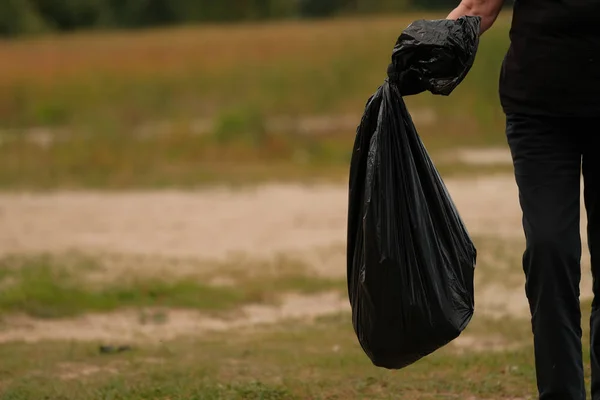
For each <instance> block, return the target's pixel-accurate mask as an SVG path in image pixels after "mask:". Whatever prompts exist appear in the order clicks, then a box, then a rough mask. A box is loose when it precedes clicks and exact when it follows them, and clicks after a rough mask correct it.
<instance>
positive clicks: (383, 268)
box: [347, 17, 480, 369]
mask: <svg viewBox="0 0 600 400" xmlns="http://www.w3.org/2000/svg"><path fill="white" fill-rule="evenodd" d="M479 24H480V19H479V18H477V17H463V18H460V19H458V20H456V21H450V20H439V21H438V20H435V21H417V22H415V23H413V24H411V25H410V26H409V27H408V28H407V29H406V30H405V31H404V32H403V33H402V35H401V36H400V38H399V39H398V42H397V44H396V46H395V48H394V52H393V56H392V63H391V64H390V68H389V69H388V79H386V80H385V82H384V83H383V85H382V86H381V87H379V88H378V90H377V92H376V93H375V94H374V95H373V96H372V97H371V98H370V99H369V101H368V102H367V105H366V108H365V112H364V115H363V118H362V120H361V123H360V126H359V127H358V129H357V135H356V139H355V144H354V150H353V155H352V161H351V166H350V182H349V189H350V190H349V209H348V238H347V240H348V254H347V261H348V263H347V268H348V271H347V278H348V294H349V298H350V303H351V306H352V322H353V326H354V330H355V332H356V334H357V337H358V340H359V343H360V345H361V346H362V348H363V350H364V351H365V353H366V354H367V356H368V357H369V358H370V359H371V361H372V362H373V364H374V365H376V366H378V367H383V368H388V369H401V368H404V367H406V366H408V365H411V364H413V363H415V362H416V361H418V360H420V359H421V358H423V357H425V356H427V355H429V354H431V353H432V352H434V351H436V350H437V349H439V348H441V347H443V346H445V345H446V344H448V343H449V342H451V341H452V340H454V339H456V338H457V337H458V336H459V335H460V334H461V333H462V331H463V330H464V329H465V328H466V326H467V325H468V324H469V322H470V320H471V318H472V316H473V312H474V290H473V278H474V270H475V263H476V256H477V253H476V249H475V246H474V245H473V242H472V240H471V238H470V237H469V234H468V232H467V229H466V227H465V225H464V223H463V221H462V220H461V217H460V215H459V213H458V211H457V209H456V207H455V205H454V203H453V201H452V199H451V197H450V195H449V193H448V191H447V190H446V187H445V185H444V183H443V181H442V179H441V177H440V175H439V174H438V171H437V170H436V168H435V166H434V164H433V162H432V160H431V159H430V157H429V155H428V153H427V151H426V149H425V147H424V145H423V143H422V141H421V139H420V137H419V135H418V133H417V130H416V128H415V126H414V124H413V121H412V119H411V117H410V114H409V112H408V110H407V108H406V105H405V103H404V100H403V98H402V96H403V95H408V94H416V93H420V92H423V91H426V90H427V91H430V92H432V93H435V94H440V95H449V94H450V93H451V92H452V90H453V89H454V88H456V86H457V85H458V84H459V83H460V82H461V81H462V79H463V78H464V77H465V75H466V74H467V72H468V71H469V69H470V67H471V65H472V63H473V61H474V58H475V53H476V51H477V47H478V36H479Z"/></svg>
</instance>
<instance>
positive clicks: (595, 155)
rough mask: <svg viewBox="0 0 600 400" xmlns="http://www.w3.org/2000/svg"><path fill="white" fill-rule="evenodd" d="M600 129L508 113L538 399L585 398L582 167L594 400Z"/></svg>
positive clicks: (597, 394)
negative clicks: (589, 270)
mask: <svg viewBox="0 0 600 400" xmlns="http://www.w3.org/2000/svg"><path fill="white" fill-rule="evenodd" d="M532 104H535V103H532ZM599 126H600V117H597V118H564V117H546V116H534V115H527V114H508V115H507V124H506V134H507V139H508V143H509V147H510V150H511V153H512V157H513V162H514V169H515V177H516V182H517V185H518V188H519V200H520V204H521V208H522V210H523V228H524V231H525V237H526V239H527V240H526V250H525V254H524V257H523V268H524V271H525V275H526V286H525V291H526V294H527V297H528V299H529V304H530V309H531V316H532V320H531V322H532V327H533V335H534V347H535V358H536V373H537V381H538V388H539V394H540V400H583V399H585V386H584V380H583V379H584V378H583V363H582V348H581V311H580V304H579V283H580V278H581V266H580V259H581V252H582V248H581V238H580V200H581V199H580V182H581V170H582V169H583V177H584V203H585V206H586V209H587V213H588V226H587V232H588V245H589V250H590V252H591V257H592V274H593V276H594V284H593V289H594V295H595V299H594V301H593V305H592V318H591V321H590V323H591V363H592V398H593V400H600V279H599V278H600V132H596V131H595V129H598V127H599ZM591 129H593V130H591Z"/></svg>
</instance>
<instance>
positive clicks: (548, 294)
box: [447, 0, 600, 400]
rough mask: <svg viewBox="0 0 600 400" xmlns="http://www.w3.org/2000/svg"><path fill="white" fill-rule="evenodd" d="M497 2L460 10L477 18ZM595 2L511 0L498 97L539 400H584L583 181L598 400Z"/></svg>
mask: <svg viewBox="0 0 600 400" xmlns="http://www.w3.org/2000/svg"><path fill="white" fill-rule="evenodd" d="M502 7H503V1H502V0H463V1H462V2H461V3H460V4H459V5H458V6H457V7H456V9H454V10H453V11H452V12H451V13H450V14H449V15H448V17H447V18H448V19H457V18H459V17H461V16H464V15H472V16H479V17H481V34H483V33H484V32H485V31H486V30H488V29H489V28H490V27H491V26H492V25H493V23H494V21H496V19H497V16H498V15H499V12H500V10H501V8H502ZM599 19H600V1H598V0H589V1H582V0H560V1H557V0H516V1H515V3H514V5H513V14H512V25H511V28H510V34H509V37H510V46H509V48H508V51H507V52H506V54H505V56H504V60H503V62H502V65H501V68H500V79H499V95H500V103H501V106H502V109H503V111H504V113H505V115H506V137H507V142H508V147H509V148H510V151H511V154H512V159H513V165H514V174H515V180H516V184H517V187H518V189H519V202H520V205H521V210H522V214H523V230H524V233H525V238H526V248H525V252H524V255H523V269H524V272H525V282H526V283H525V293H526V295H527V298H528V301H529V306H530V311H531V324H532V332H533V342H534V354H535V368H536V378H537V386H538V392H539V399H541V400H551V399H557V400H558V399H560V400H581V399H585V397H586V391H585V383H584V368H583V362H582V330H581V310H580V302H579V295H580V289H579V285H580V279H581V266H580V260H581V253H582V244H581V237H580V207H581V206H580V201H581V199H580V197H581V195H580V193H581V188H580V185H581V179H582V178H581V174H582V173H583V186H584V204H585V208H586V211H587V218H588V223H587V240H588V248H589V251H590V255H591V269H592V275H593V294H594V299H593V302H592V314H591V320H590V328H591V332H590V333H591V343H590V353H591V354H590V358H591V375H592V377H591V380H592V383H591V393H592V399H593V400H600V258H599V257H600V94H599V92H600V23H599V22H598V20H599Z"/></svg>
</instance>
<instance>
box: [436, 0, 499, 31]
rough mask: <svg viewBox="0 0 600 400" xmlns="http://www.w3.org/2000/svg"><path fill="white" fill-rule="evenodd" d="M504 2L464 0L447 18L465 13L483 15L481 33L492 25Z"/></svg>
mask: <svg viewBox="0 0 600 400" xmlns="http://www.w3.org/2000/svg"><path fill="white" fill-rule="evenodd" d="M503 4H504V0H463V1H461V3H460V4H459V5H458V7H456V8H455V9H454V10H452V12H450V14H448V17H446V19H458V18H460V17H463V16H465V15H471V16H477V17H481V28H480V29H481V30H480V35H481V34H483V33H484V32H485V31H487V30H488V29H490V28H491V27H492V25H493V24H494V22H495V21H496V18H498V14H500V10H502V5H503Z"/></svg>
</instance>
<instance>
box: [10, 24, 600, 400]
mask: <svg viewBox="0 0 600 400" xmlns="http://www.w3.org/2000/svg"><path fill="white" fill-rule="evenodd" d="M427 17H442V15H415V14H411V15H404V16H396V17H385V18H368V19H339V20H328V21H314V22H284V23H269V24H260V25H258V24H257V25H232V26H228V25H221V26H202V27H182V28H175V29H165V30H148V31H136V32H112V33H77V34H72V35H63V36H54V37H53V36H47V37H43V38H36V39H20V40H12V41H1V42H0V59H2V60H10V62H5V63H0V87H1V88H2V90H0V400H29V399H31V400H38V399H49V400H92V399H93V400H96V399H106V400H109V399H114V400H117V399H118V400H121V399H122V400H136V399H139V400H142V399H144V400H146V399H150V400H175V399H182V400H183V399H185V400H288V399H289V400H305V399H306V400H334V399H339V400H359V399H360V400H362V399H370V400H371V399H372V400H385V399H390V400H391V399H402V400H421V399H423V400H428V399H431V400H439V399H460V400H526V399H533V398H535V394H536V393H535V392H536V389H535V371H534V369H533V348H532V343H531V339H532V338H531V329H530V322H529V310H528V307H527V300H526V298H525V295H524V291H523V283H524V282H523V281H524V278H523V273H522V271H521V268H520V265H519V264H520V262H521V257H522V256H521V254H522V248H523V238H522V232H521V229H520V223H521V218H522V215H521V212H520V209H519V205H518V193H517V190H516V187H515V183H514V178H513V177H512V176H511V175H509V174H507V173H508V172H509V171H510V169H511V165H510V160H508V162H506V160H505V158H506V157H505V158H502V159H500V160H499V161H497V162H491V163H489V162H482V161H481V160H480V161H478V162H473V163H468V162H466V161H464V159H463V161H460V159H458V158H453V157H448V156H449V155H455V154H456V151H458V150H460V149H464V148H468V147H490V148H491V147H496V146H502V147H504V149H503V150H504V153H502V154H500V156H502V157H504V156H509V154H507V149H506V146H505V138H504V135H503V130H504V126H503V125H504V124H503V116H502V112H501V109H500V105H499V100H498V96H497V83H498V74H499V69H500V64H501V61H502V58H503V56H504V53H505V51H506V48H507V46H508V35H507V33H508V21H509V15H502V16H501V18H500V19H499V21H498V23H497V25H496V26H495V27H494V29H493V30H491V31H489V32H488V33H486V35H485V36H484V38H483V39H482V42H481V47H480V51H479V54H478V56H477V59H476V62H475V65H474V67H473V69H472V70H471V73H470V74H469V76H468V77H467V79H466V80H465V81H464V82H463V83H462V84H461V86H460V87H459V88H458V89H457V90H456V91H455V92H454V93H453V94H452V95H451V97H449V98H444V97H436V96H433V95H430V94H421V95H418V96H413V97H411V98H407V102H408V105H409V109H410V111H411V113H412V115H413V117H414V120H415V123H416V125H417V128H418V129H419V133H420V134H421V135H422V137H423V139H424V141H425V143H426V145H427V147H428V149H429V150H430V151H431V154H432V156H433V158H434V161H435V162H436V164H437V166H438V167H439V168H440V170H441V172H442V174H443V175H444V178H445V181H446V183H447V184H448V188H449V191H450V193H451V195H452V196H453V199H454V200H455V202H456V204H457V206H458V209H459V212H460V214H461V216H462V217H463V218H464V220H465V221H466V224H467V227H468V229H469V231H470V232H471V234H473V237H474V238H475V242H476V246H477V248H478V260H479V261H478V265H477V270H476V278H475V288H476V314H475V318H474V319H473V321H472V323H471V324H470V325H469V327H468V328H467V330H466V331H465V332H464V334H463V335H461V337H460V338H459V339H457V340H456V341H455V342H453V343H451V344H450V345H448V346H447V347H445V348H444V349H442V350H440V351H438V352H436V353H435V354H433V355H431V356H430V357H427V358H425V359H423V360H422V361H420V362H418V363H416V364H414V365H412V366H410V367H409V368H406V369H404V370H402V371H386V370H382V369H378V368H375V367H374V366H373V365H372V364H371V363H370V362H369V360H368V358H367V357H366V355H365V354H364V353H363V352H362V350H361V349H360V346H359V344H358V342H357V339H356V335H355V334H354V332H353V330H352V326H351V315H350V312H349V304H348V300H347V287H346V266H345V261H346V259H345V257H346V254H345V251H346V247H345V244H346V243H345V240H346V231H345V230H346V217H347V215H346V210H347V209H346V207H347V185H346V183H347V173H348V167H349V156H350V151H351V148H352V143H353V140H354V134H355V128H356V125H357V124H358V123H359V121H360V116H361V115H362V112H363V107H364V105H365V102H366V100H367V99H368V97H369V96H370V94H371V93H373V91H374V90H375V89H376V88H377V86H378V85H379V84H380V83H381V82H382V81H383V79H384V76H385V71H386V68H387V65H388V62H389V57H390V54H391V50H392V48H393V45H394V43H395V40H396V38H397V36H398V35H399V33H400V32H401V31H402V29H403V28H404V27H406V25H407V24H408V23H409V22H411V21H412V20H414V19H417V18H427ZM478 154H479V158H482V156H481V154H483V155H485V154H487V155H488V156H489V157H492V155H493V154H492V153H481V152H480V153H478ZM476 158H477V157H476ZM509 158H510V157H508V159H509ZM265 181H286V184H285V185H283V184H281V183H268V184H267V183H265ZM307 181H312V182H315V181H328V183H327V184H324V185H298V182H307ZM259 182H260V183H265V184H264V185H255V184H256V183H259ZM331 182H333V184H332V183H331ZM222 183H230V184H235V185H245V186H247V187H244V188H240V187H236V188H233V189H225V188H222V187H216V188H209V187H206V186H205V185H207V184H222ZM197 186H204V187H202V188H200V190H189V189H192V188H194V189H196V187H197ZM165 188H175V189H177V190H153V189H165ZM48 189H52V191H51V193H40V192H38V191H43V190H48ZM72 189H76V190H72ZM90 189H94V190H90ZM109 189H110V190H109ZM141 189H143V190H141ZM179 189H181V190H179ZM54 190H55V191H56V192H54ZM30 192H33V193H30ZM582 226H584V225H582ZM583 265H584V267H585V268H587V273H586V272H584V275H583V278H582V304H583V310H584V320H583V321H584V323H583V326H584V332H585V335H584V336H585V338H584V339H585V342H584V354H586V355H587V353H588V345H587V343H588V330H587V325H588V324H587V323H586V322H585V321H586V319H587V318H589V310H590V301H589V294H590V292H591V277H590V274H589V257H588V258H587V259H584V261H583ZM588 364H589V360H587V359H586V374H587V376H588V377H589V367H588Z"/></svg>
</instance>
